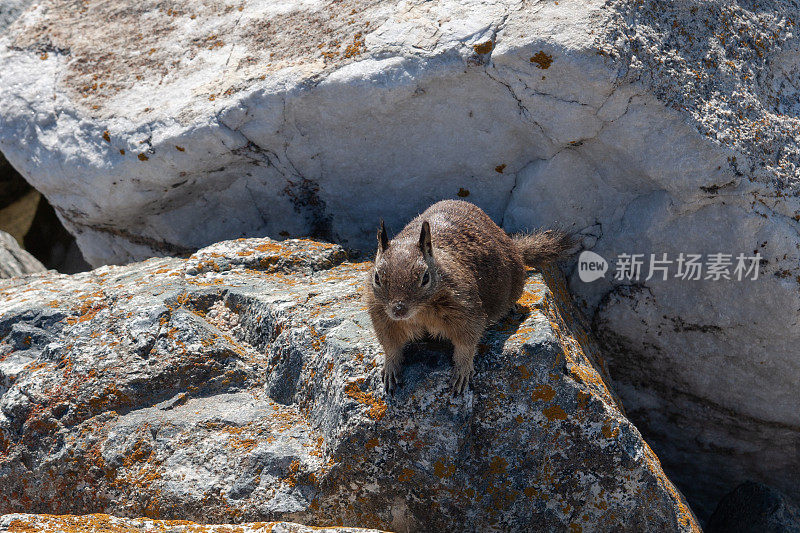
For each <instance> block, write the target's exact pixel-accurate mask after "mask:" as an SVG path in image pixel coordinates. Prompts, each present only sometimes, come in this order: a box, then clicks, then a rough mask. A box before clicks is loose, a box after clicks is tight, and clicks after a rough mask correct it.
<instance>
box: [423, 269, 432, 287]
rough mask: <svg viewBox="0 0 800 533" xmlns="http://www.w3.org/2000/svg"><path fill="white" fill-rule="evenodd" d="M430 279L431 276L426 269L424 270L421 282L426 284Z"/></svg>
mask: <svg viewBox="0 0 800 533" xmlns="http://www.w3.org/2000/svg"><path fill="white" fill-rule="evenodd" d="M430 280H431V276H430V274H428V272H427V271H426V272H425V273H424V274H423V275H422V284H423V285H427V284H428V282H430Z"/></svg>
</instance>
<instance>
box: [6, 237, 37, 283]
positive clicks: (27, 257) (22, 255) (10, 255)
mask: <svg viewBox="0 0 800 533" xmlns="http://www.w3.org/2000/svg"><path fill="white" fill-rule="evenodd" d="M45 270H47V269H46V268H45V267H44V265H43V264H41V263H40V262H39V261H37V260H36V258H35V257H33V256H32V255H31V254H29V253H28V252H26V251H25V250H23V249H22V248H20V246H19V244H18V243H17V241H16V239H14V237H12V236H11V235H9V234H8V233H6V232H5V231H0V278H12V277H14V276H24V275H25V274H32V273H34V272H44V271H45Z"/></svg>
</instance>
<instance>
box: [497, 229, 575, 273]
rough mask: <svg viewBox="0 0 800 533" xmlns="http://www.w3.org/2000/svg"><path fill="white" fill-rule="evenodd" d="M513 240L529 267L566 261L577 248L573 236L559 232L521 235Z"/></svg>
mask: <svg viewBox="0 0 800 533" xmlns="http://www.w3.org/2000/svg"><path fill="white" fill-rule="evenodd" d="M511 238H512V239H513V241H514V244H516V245H517V248H518V249H519V251H520V253H522V257H523V259H524V260H525V264H526V265H528V266H539V265H542V264H544V263H550V262H553V261H558V260H560V259H566V258H567V257H569V256H570V255H572V252H573V249H574V248H575V246H576V240H575V238H574V237H573V236H572V235H570V234H569V233H565V232H563V231H559V230H547V231H535V232H533V233H519V234H517V235H512V236H511Z"/></svg>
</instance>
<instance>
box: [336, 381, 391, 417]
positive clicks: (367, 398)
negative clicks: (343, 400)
mask: <svg viewBox="0 0 800 533" xmlns="http://www.w3.org/2000/svg"><path fill="white" fill-rule="evenodd" d="M363 383H364V378H360V379H357V380H356V381H351V382H350V383H348V384H347V385H346V386H345V388H344V393H345V394H347V395H348V396H349V397H351V398H353V399H354V400H356V401H357V402H358V403H360V404H362V405H366V406H369V410H368V411H367V415H368V416H369V417H370V418H374V419H375V420H380V419H381V418H383V415H384V414H385V413H386V402H384V401H383V400H381V399H380V398H375V397H374V396H373V395H372V393H371V392H364V391H362V390H361V384H363Z"/></svg>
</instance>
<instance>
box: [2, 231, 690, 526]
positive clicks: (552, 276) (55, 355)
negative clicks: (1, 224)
mask: <svg viewBox="0 0 800 533" xmlns="http://www.w3.org/2000/svg"><path fill="white" fill-rule="evenodd" d="M345 259H346V258H345V254H344V253H343V251H342V250H341V248H339V247H338V246H335V245H329V244H323V243H317V242H312V241H284V242H281V243H277V242H274V241H270V240H268V239H260V240H258V239H251V240H239V241H229V242H223V243H219V244H216V245H213V246H211V247H209V248H206V249H203V250H201V251H199V252H198V253H196V254H195V255H193V256H192V257H191V258H189V259H186V260H182V259H153V260H149V261H145V262H143V263H139V264H133V265H129V266H125V267H103V268H100V269H97V270H95V271H92V272H88V273H84V274H77V275H74V276H64V275H58V274H55V273H52V272H51V273H46V274H38V275H34V276H31V277H28V278H25V279H15V280H7V281H3V282H0V296H2V299H0V338H1V339H2V341H0V479H2V480H3V482H2V483H0V512H2V513H12V512H33V513H56V514H64V513H90V512H111V513H114V514H118V515H124V516H131V517H134V516H148V517H153V518H164V519H188V520H194V521H197V522H204V523H209V522H211V523H226V522H243V521H257V520H289V521H295V522H299V523H303V524H308V525H331V524H335V525H346V526H359V527H375V528H379V529H387V530H397V531H406V530H420V529H425V530H430V529H444V530H452V529H454V528H455V529H459V530H463V529H464V528H465V527H466V528H467V529H473V530H475V531H486V530H507V531H520V530H524V529H527V528H528V527H532V525H535V527H537V528H539V529H541V530H565V529H568V528H573V529H577V530H582V531H621V530H626V531H645V530H648V531H656V530H658V531H696V530H697V524H696V522H695V519H694V515H693V514H692V512H691V510H690V509H689V508H688V507H687V505H686V503H685V501H684V499H683V497H682V496H681V495H680V493H679V492H678V491H677V490H676V489H675V487H674V486H673V485H672V483H671V482H670V481H669V479H667V477H666V476H665V474H664V473H663V471H662V470H661V466H660V464H659V461H658V459H657V457H656V456H655V454H653V452H652V451H651V449H650V448H649V446H648V445H647V443H646V442H645V441H644V440H643V439H642V437H641V435H640V434H639V432H638V431H637V429H636V428H635V427H634V426H633V425H632V424H631V423H630V422H629V421H628V420H627V419H626V418H625V416H624V413H623V410H622V407H621V405H620V403H619V400H618V399H617V397H616V396H615V394H614V393H613V391H612V390H611V389H610V388H609V386H608V381H607V377H606V374H605V372H604V371H603V370H602V368H603V367H602V364H603V363H602V359H601V358H600V356H599V353H598V351H597V348H596V344H595V342H594V341H593V339H592V338H591V337H590V336H588V335H587V334H586V330H585V329H584V326H583V325H582V321H581V318H580V316H578V315H577V313H576V312H575V310H574V308H573V307H572V306H571V304H570V303H569V297H568V295H567V294H566V289H565V284H564V281H563V278H562V277H561V274H560V273H559V272H558V271H557V270H548V271H545V272H543V273H539V272H534V271H532V272H531V273H530V277H529V280H528V282H527V285H526V291H525V293H524V295H523V297H522V298H521V299H520V301H519V302H518V305H517V309H516V310H515V311H514V312H513V313H512V314H510V315H509V316H508V317H506V319H504V320H503V321H501V322H500V323H499V324H497V325H495V326H493V327H492V328H491V329H490V330H488V331H487V334H486V335H485V337H484V339H483V340H482V343H481V345H480V347H479V354H478V356H477V358H476V375H475V378H474V389H473V390H469V391H468V392H467V393H466V394H465V395H464V396H462V397H458V398H452V397H451V395H450V393H449V392H448V376H449V372H450V365H451V363H450V351H451V350H452V348H450V349H449V350H448V348H447V346H442V345H438V344H435V343H432V342H429V343H421V344H419V345H417V346H414V347H411V348H410V349H409V352H408V355H407V357H408V360H407V364H406V366H405V369H404V378H405V382H406V385H405V387H404V388H403V389H402V390H401V391H400V392H399V394H397V395H396V396H395V397H387V396H386V395H385V394H384V392H383V388H382V385H381V381H380V377H379V370H380V366H381V363H382V357H383V355H382V353H381V350H380V347H379V345H378V343H377V341H376V340H375V338H374V335H373V333H372V331H371V327H370V324H369V319H368V316H367V314H366V311H365V310H364V308H363V306H362V303H361V300H360V293H359V287H360V284H361V280H362V279H363V276H364V275H365V274H364V273H365V271H366V270H367V268H368V267H369V264H367V263H349V262H347V261H345ZM465 524H469V525H468V526H465Z"/></svg>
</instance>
